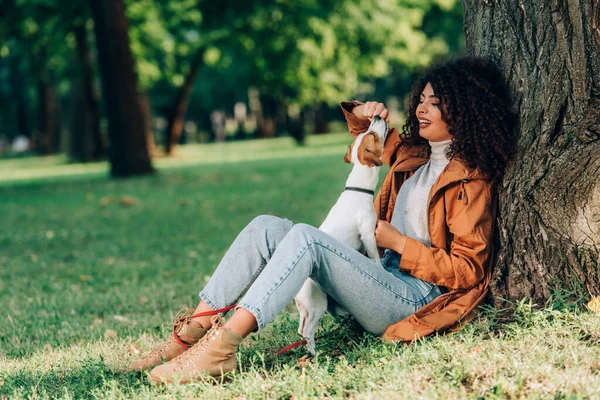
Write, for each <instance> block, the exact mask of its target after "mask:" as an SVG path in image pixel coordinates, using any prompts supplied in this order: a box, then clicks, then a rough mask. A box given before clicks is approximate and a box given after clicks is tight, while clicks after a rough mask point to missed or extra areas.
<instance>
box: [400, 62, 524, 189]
mask: <svg viewBox="0 0 600 400" xmlns="http://www.w3.org/2000/svg"><path fill="white" fill-rule="evenodd" d="M427 83H430V84H431V86H432V87H433V91H434V93H435V96H436V97H437V98H438V99H439V100H440V111H441V114H442V120H443V121H444V122H445V123H446V124H447V125H448V132H449V133H450V134H451V135H452V144H451V145H450V148H449V150H448V155H449V156H450V157H455V158H458V159H460V160H461V161H462V162H463V163H465V164H466V165H468V166H469V167H471V168H478V169H479V170H480V171H481V172H483V173H485V174H487V175H489V176H490V177H491V178H492V179H493V180H494V181H496V182H497V183H499V182H500V181H501V180H502V177H503V175H504V168H505V167H506V164H507V162H508V160H509V159H510V157H511V156H512V155H513V153H514V151H515V134H514V122H515V118H514V115H513V114H512V112H511V106H510V101H509V95H508V90H507V87H506V85H505V83H504V78H503V77H502V74H501V73H500V71H499V70H498V69H497V68H496V67H495V66H494V65H493V64H491V63H490V62H488V61H486V60H484V59H481V58H473V57H464V58H459V59H455V60H451V61H447V62H445V63H444V64H439V65H436V66H434V67H432V68H430V69H429V70H428V71H427V72H426V73H425V74H424V75H423V76H422V77H421V78H419V79H418V80H417V81H416V82H415V84H414V85H413V88H412V91H411V93H410V97H409V99H408V108H407V111H406V113H405V118H406V123H405V124H404V125H403V126H402V133H401V134H400V136H401V138H402V143H403V145H404V146H415V145H421V144H426V143H427V140H425V139H423V138H422V137H421V136H419V120H418V119H417V115H416V110H417V106H418V105H419V101H420V99H419V96H420V95H421V93H422V92H423V89H424V88H425V86H426V85H427Z"/></svg>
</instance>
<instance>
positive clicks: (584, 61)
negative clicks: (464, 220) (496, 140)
mask: <svg viewBox="0 0 600 400" xmlns="http://www.w3.org/2000/svg"><path fill="white" fill-rule="evenodd" d="M599 4H600V3H599V0H592V1H578V0H552V1H549V2H522V1H515V0H508V1H498V0H463V9H464V16H465V37H466V45H467V50H468V52H469V53H470V54H472V55H476V56H483V57H486V58H489V59H492V60H493V61H494V62H496V64H497V65H499V66H500V68H501V69H502V70H503V71H504V76H505V78H506V80H507V81H508V83H509V87H510V91H511V95H512V98H513V102H514V103H513V105H514V111H515V112H516V115H518V117H519V129H520V131H519V133H520V138H519V144H518V149H519V150H518V154H517V156H516V157H515V159H514V160H513V161H512V162H511V164H510V165H509V168H508V170H507V173H506V176H505V178H504V187H505V188H504V190H503V191H502V192H501V195H500V221H499V231H500V242H501V243H500V249H499V253H498V259H497V263H496V267H495V271H494V277H493V292H494V295H495V297H496V298H498V297H500V298H507V299H511V300H516V299H520V298H523V297H525V296H527V297H530V298H532V299H534V300H535V301H536V302H538V304H541V302H543V301H545V300H547V299H548V298H549V296H550V295H551V294H552V291H553V290H554V289H556V288H562V289H567V290H577V291H582V292H584V293H585V292H587V291H589V292H590V294H591V295H593V296H597V295H599V294H600V271H599V269H598V267H599V263H600V262H599V261H600V258H599V254H600V179H599V177H600V140H599V138H600V5H599Z"/></svg>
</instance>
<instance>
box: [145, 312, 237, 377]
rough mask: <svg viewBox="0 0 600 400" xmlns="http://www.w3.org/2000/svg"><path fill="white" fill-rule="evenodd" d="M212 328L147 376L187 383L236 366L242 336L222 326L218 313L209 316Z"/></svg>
mask: <svg viewBox="0 0 600 400" xmlns="http://www.w3.org/2000/svg"><path fill="white" fill-rule="evenodd" d="M211 321H212V328H210V330H209V331H208V333H207V334H206V335H205V336H204V337H203V338H202V340H200V341H199V342H198V343H196V345H194V347H192V348H191V349H190V350H188V351H186V352H185V353H183V354H182V355H180V356H179V357H177V358H176V359H174V360H173V361H171V362H168V363H166V364H163V365H159V366H158V367H156V368H154V369H153V370H152V371H151V372H150V380H151V381H154V382H164V383H188V382H190V381H194V380H201V379H203V376H204V377H208V376H212V377H215V378H216V377H222V376H224V375H226V374H228V373H229V372H231V371H234V370H235V352H236V350H237V348H238V345H239V344H240V343H241V342H242V340H243V337H241V336H240V335H238V334H236V333H233V332H231V331H229V330H227V329H225V328H224V327H223V326H222V325H221V322H222V320H221V317H220V316H219V315H215V316H214V317H212V320H211Z"/></svg>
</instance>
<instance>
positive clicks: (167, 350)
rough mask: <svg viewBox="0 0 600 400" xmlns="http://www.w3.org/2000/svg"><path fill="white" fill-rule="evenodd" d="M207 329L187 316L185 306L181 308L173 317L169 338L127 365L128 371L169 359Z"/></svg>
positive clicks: (185, 348)
mask: <svg viewBox="0 0 600 400" xmlns="http://www.w3.org/2000/svg"><path fill="white" fill-rule="evenodd" d="M206 332H207V330H206V329H204V328H202V325H200V323H198V322H196V321H192V320H191V319H190V317H188V312H187V308H184V309H182V310H181V311H179V313H177V315H176V316H175V318H174V319H173V333H172V334H171V337H170V338H169V340H167V341H165V342H163V343H162V344H160V345H159V346H158V347H156V348H155V349H154V350H152V351H150V352H148V353H146V354H145V355H144V356H143V357H142V358H140V359H139V360H135V361H134V362H132V363H131V364H130V365H129V370H130V371H141V370H142V369H145V370H149V369H152V368H153V367H155V366H157V365H160V364H162V363H164V362H167V361H171V360H172V359H174V358H176V357H177V356H179V355H181V354H183V353H184V352H185V351H187V350H188V349H189V348H191V347H192V346H193V345H195V344H196V343H198V341H199V340H200V339H202V337H203V336H204V335H205V334H206Z"/></svg>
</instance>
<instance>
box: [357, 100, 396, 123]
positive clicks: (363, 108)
mask: <svg viewBox="0 0 600 400" xmlns="http://www.w3.org/2000/svg"><path fill="white" fill-rule="evenodd" d="M352 114H354V115H356V116H357V117H358V118H360V119H368V120H369V121H370V120H372V119H373V117H374V116H375V115H379V116H380V117H381V118H383V119H384V120H385V122H387V123H389V122H390V115H389V112H388V109H387V108H385V104H383V103H378V102H376V101H367V102H366V103H365V104H361V105H358V106H356V107H354V108H353V109H352Z"/></svg>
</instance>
